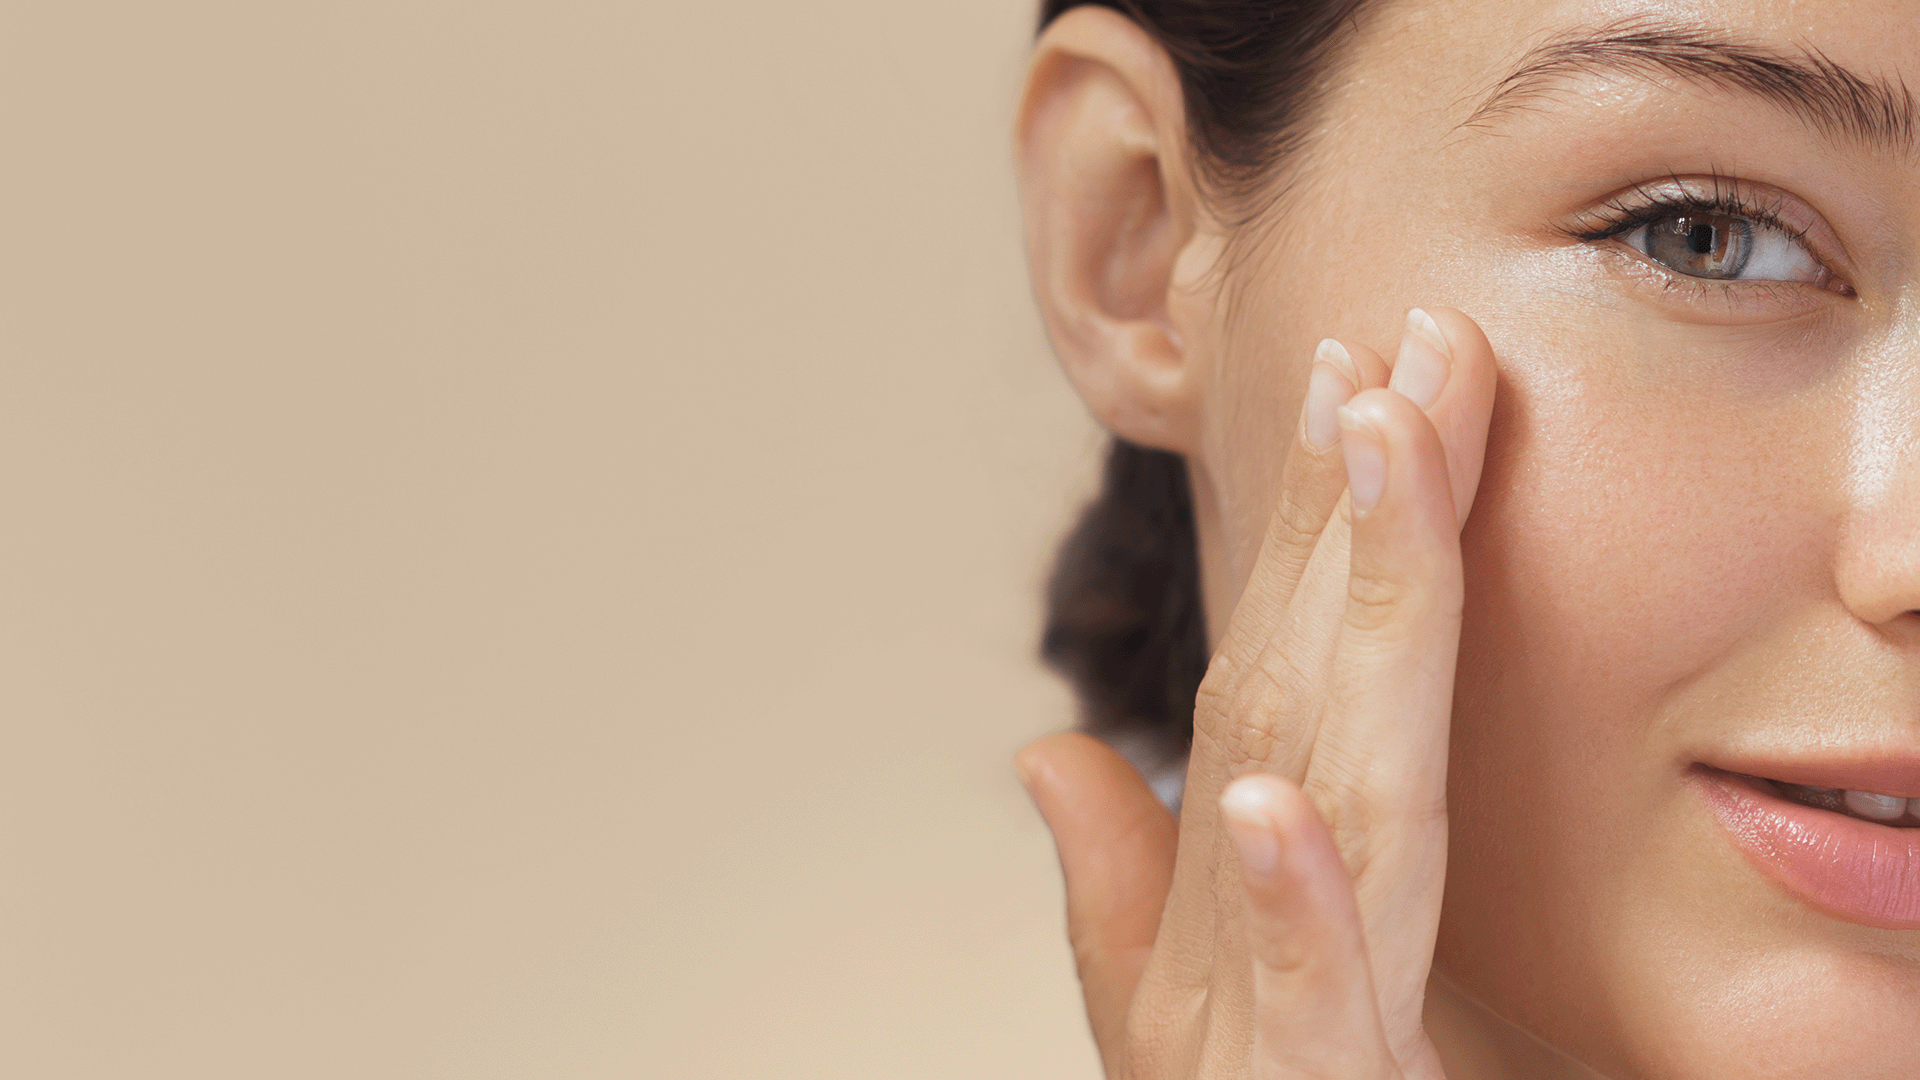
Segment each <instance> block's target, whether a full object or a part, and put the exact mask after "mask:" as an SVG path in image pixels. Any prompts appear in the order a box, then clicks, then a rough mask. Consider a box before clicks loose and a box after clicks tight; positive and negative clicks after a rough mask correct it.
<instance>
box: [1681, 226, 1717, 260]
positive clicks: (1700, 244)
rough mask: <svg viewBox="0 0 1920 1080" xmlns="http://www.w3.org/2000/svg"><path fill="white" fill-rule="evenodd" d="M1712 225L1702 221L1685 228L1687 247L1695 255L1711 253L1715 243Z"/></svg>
mask: <svg viewBox="0 0 1920 1080" xmlns="http://www.w3.org/2000/svg"><path fill="white" fill-rule="evenodd" d="M1713 233H1714V229H1713V226H1712V225H1709V224H1707V223H1706V222H1704V221H1702V222H1700V223H1698V224H1696V225H1694V227H1693V228H1691V229H1689V230H1687V247H1688V249H1689V250H1691V251H1692V252H1693V253H1694V254H1695V255H1711V254H1712V253H1713V249H1714V247H1715V244H1714V242H1713V239H1714V237H1713Z"/></svg>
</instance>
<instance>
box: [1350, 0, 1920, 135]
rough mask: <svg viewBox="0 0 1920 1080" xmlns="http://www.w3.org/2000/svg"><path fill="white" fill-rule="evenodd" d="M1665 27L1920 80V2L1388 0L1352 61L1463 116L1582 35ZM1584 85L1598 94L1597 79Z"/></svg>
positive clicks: (1657, 72) (1668, 77)
mask: <svg viewBox="0 0 1920 1080" xmlns="http://www.w3.org/2000/svg"><path fill="white" fill-rule="evenodd" d="M1660 35H1666V36H1670V37H1678V38H1683V39H1690V40H1692V41H1694V42H1697V43H1699V44H1700V45H1701V46H1702V47H1703V50H1705V49H1711V48H1713V47H1725V48H1728V49H1732V50H1738V51H1742V52H1745V53H1748V54H1753V55H1759V56H1769V57H1777V58H1779V59H1781V60H1783V61H1787V62H1801V63H1810V64H1813V65H1816V66H1817V65H1820V64H1823V63H1829V62H1830V63H1831V64H1832V65H1834V66H1835V67H1836V68H1838V69H1839V70H1841V71H1843V72H1845V73H1846V74H1848V75H1857V76H1859V77H1861V78H1862V79H1863V80H1865V81H1867V82H1870V83H1876V84H1885V85H1887V86H1891V87H1895V88H1901V87H1904V86H1905V85H1908V84H1913V85H1920V0H1835V2H1822V0H1812V2H1809V0H1667V2H1663V3H1652V4H1647V3H1622V2H1617V0H1614V2H1608V0H1472V2H1446V3H1423V2H1420V0H1389V2H1387V3H1384V4H1382V5H1381V6H1380V8H1378V9H1376V11H1375V13H1374V16H1373V17H1372V18H1370V19H1369V20H1368V21H1367V22H1366V23H1365V25H1364V27H1363V32H1362V36H1361V39H1360V41H1359V42H1357V43H1356V45H1357V47H1356V49H1355V50H1354V53H1353V55H1352V56H1351V62H1352V63H1353V64H1354V65H1355V67H1356V68H1358V69H1362V70H1367V71H1369V72H1370V73H1371V74H1372V76H1373V77H1372V78H1369V79H1367V80H1364V82H1365V84H1366V85H1370V86H1373V87H1378V88H1383V89H1384V88H1392V89H1394V90H1396V91H1399V92H1405V91H1407V90H1408V89H1410V88H1411V86H1416V85H1417V86H1419V87H1420V88H1421V89H1422V90H1423V91H1424V93H1415V94H1413V95H1411V96H1409V97H1408V98H1406V100H1407V101H1408V102H1409V103H1417V104H1418V105H1419V106H1424V107H1425V108H1426V109H1428V110H1441V111H1447V110H1450V111H1451V112H1452V114H1453V116H1454V118H1455V120H1456V121H1464V120H1467V119H1469V118H1470V117H1471V116H1472V115H1473V114H1474V112H1475V111H1476V110H1477V109H1478V108H1479V107H1480V106H1482V105H1484V104H1485V102H1486V99H1487V98H1488V97H1489V96H1491V95H1492V94H1494V92H1495V91H1496V90H1498V89H1499V88H1500V87H1501V85H1502V84H1503V83H1504V82H1506V81H1507V80H1509V79H1510V78H1512V77H1513V76H1514V75H1515V74H1516V73H1522V72H1524V71H1525V70H1526V69H1527V68H1528V67H1529V66H1530V65H1532V64H1534V63H1535V62H1537V61H1539V60H1540V59H1541V57H1542V55H1543V54H1545V53H1553V52H1555V51H1556V48H1558V51H1560V52H1561V53H1562V54H1564V53H1567V52H1572V53H1575V54H1578V53H1579V51H1580V50H1579V49H1578V47H1577V46H1578V45H1580V44H1583V43H1589V42H1595V41H1606V40H1609V39H1618V38H1623V37H1624V38H1632V37H1636V36H1637V37H1655V36H1660ZM1568 46H1574V48H1571V49H1569V48H1568ZM1703 55H1704V52H1703ZM1599 59H1604V58H1599ZM1389 73H1391V74H1389ZM1557 73H1558V74H1559V75H1561V76H1563V77H1564V78H1563V81H1564V82H1573V81H1579V80H1582V79H1584V81H1585V82H1586V83H1588V84H1601V83H1607V82H1612V83H1622V82H1626V81H1630V79H1631V77H1632V75H1631V73H1629V72H1627V71H1625V70H1622V69H1620V68H1619V67H1613V68H1609V67H1608V66H1607V65H1605V64H1604V63H1594V64H1591V65H1589V66H1588V67H1587V69H1586V70H1584V71H1582V70H1579V69H1578V66H1577V65H1562V66H1561V67H1560V68H1559V69H1558V72H1557ZM1640 77H1641V78H1643V79H1645V80H1647V81H1651V82H1656V83H1665V84H1667V85H1668V86H1670V87H1673V88H1679V84H1680V83H1682V82H1683V81H1685V80H1684V79H1683V77H1682V76H1681V75H1679V74H1678V73H1676V72H1673V71H1670V70H1664V69H1661V68H1659V67H1658V66H1657V65H1647V66H1645V67H1643V68H1642V71H1641V72H1640ZM1410 84H1411V85H1410ZM1585 89H1586V91H1587V92H1588V93H1594V92H1597V88H1596V87H1595V86H1593V85H1588V86H1587V87H1585ZM1692 89H1702V87H1700V86H1695V87H1692Z"/></svg>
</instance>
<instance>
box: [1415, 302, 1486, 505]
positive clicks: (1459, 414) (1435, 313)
mask: <svg viewBox="0 0 1920 1080" xmlns="http://www.w3.org/2000/svg"><path fill="white" fill-rule="evenodd" d="M1393 370H1394V373H1393V381H1392V382H1391V383H1390V384H1389V385H1390V386H1391V388H1392V389H1393V390H1395V391H1396V392H1398V393H1400V394H1401V395H1402V396H1404V397H1406V398H1407V399H1408V400H1410V401H1412V402H1413V403H1414V404H1416V405H1418V406H1420V407H1421V408H1422V409H1425V410H1426V411H1427V415H1428V416H1430V417H1432V419H1433V423H1434V427H1435V428H1437V429H1438V430H1439V432H1440V443H1441V445H1442V446H1444V447H1446V451H1447V467H1448V472H1449V479H1450V487H1451V490H1452V492H1453V505H1454V511H1455V514H1456V516H1457V517H1458V519H1459V521H1460V523H1462V524H1464V523H1465V522H1466V520H1467V511H1468V510H1469V509H1470V508H1471V507H1472V506H1473V496H1474V493H1475V492H1476V491H1477V490H1478V489H1479V487H1480V470H1481V465H1482V463H1483V462H1484V460H1485V458H1486V444H1487V420H1488V418H1489V417H1490V416H1492V415H1493V394H1494V385H1495V383H1496V382H1497V380H1498V378H1499V372H1498V369H1497V368H1496V367H1495V365H1494V359H1493V346H1492V345H1491V344H1489V343H1488V342H1487V335H1486V334H1485V333H1483V332H1482V331H1481V329H1480V324H1479V323H1476V322H1474V321H1473V320H1472V319H1470V318H1468V317H1467V315H1466V314H1465V313H1464V312H1461V311H1458V310H1455V309H1454V308H1449V307H1434V308H1427V309H1425V310H1422V309H1420V308H1414V309H1413V310H1412V311H1410V312H1408V313H1407V327H1406V332H1405V333H1403V334H1402V335H1401V338H1400V351H1399V354H1398V356H1397V357H1396V358H1395V360H1394V369H1393Z"/></svg>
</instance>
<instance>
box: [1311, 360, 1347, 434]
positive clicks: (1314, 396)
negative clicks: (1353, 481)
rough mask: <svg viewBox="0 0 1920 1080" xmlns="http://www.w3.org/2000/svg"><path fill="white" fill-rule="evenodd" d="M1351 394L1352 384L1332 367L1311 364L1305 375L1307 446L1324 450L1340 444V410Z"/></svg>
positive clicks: (1329, 365)
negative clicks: (1337, 443) (1308, 371)
mask: <svg viewBox="0 0 1920 1080" xmlns="http://www.w3.org/2000/svg"><path fill="white" fill-rule="evenodd" d="M1342 351H1344V350H1342ZM1348 362H1349V363H1351V362H1352V361H1348ZM1354 392H1355V391H1354V383H1353V382H1351V381H1350V380H1349V379H1348V378H1347V376H1345V375H1343V374H1341V373H1340V372H1339V371H1338V370H1336V369H1335V368H1334V366H1333V365H1332V364H1329V363H1326V362H1325V361H1322V360H1315V361H1314V362H1313V371H1312V372H1310V373H1309V374H1308V375H1307V445H1308V446H1311V447H1313V448H1314V449H1315V450H1325V449H1326V448H1328V447H1329V446H1332V445H1333V444H1334V443H1336V442H1339V441H1340V415H1339V410H1340V406H1342V405H1345V404H1346V403H1347V402H1348V401H1350V400H1352V398H1353V395H1354Z"/></svg>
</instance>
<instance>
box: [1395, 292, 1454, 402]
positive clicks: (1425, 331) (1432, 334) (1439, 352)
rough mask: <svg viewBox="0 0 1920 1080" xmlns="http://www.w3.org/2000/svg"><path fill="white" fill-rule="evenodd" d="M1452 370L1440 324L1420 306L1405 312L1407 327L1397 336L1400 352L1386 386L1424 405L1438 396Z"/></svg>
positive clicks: (1438, 398)
mask: <svg viewBox="0 0 1920 1080" xmlns="http://www.w3.org/2000/svg"><path fill="white" fill-rule="evenodd" d="M1452 371H1453V351H1452V350H1451V349H1449V348H1448V347H1447V339H1446V337H1445V336H1444V335H1442V334H1441V333H1440V324H1439V323H1436V322H1434V321H1433V316H1431V315H1429V314H1427V313H1426V312H1424V311H1421V310H1420V309H1419V308H1414V309H1413V310H1412V311H1409V312H1407V331H1406V333H1404V334H1402V335H1401V336H1400V355H1399V357H1398V358H1397V359H1395V360H1394V362H1393V378H1392V379H1391V380H1389V381H1388V383H1387V389H1389V390H1392V391H1393V392H1394V393H1397V394H1399V395H1400V396H1401V397H1404V398H1406V399H1407V400H1408V401H1411V402H1413V403H1414V404H1415V405H1418V406H1420V407H1421V408H1423V409H1424V408H1426V407H1427V406H1429V405H1432V404H1433V403H1434V402H1436V401H1438V400H1440V391H1442V390H1444V389H1446V386H1447V376H1448V375H1449V374H1450V373H1451V372H1452Z"/></svg>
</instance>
